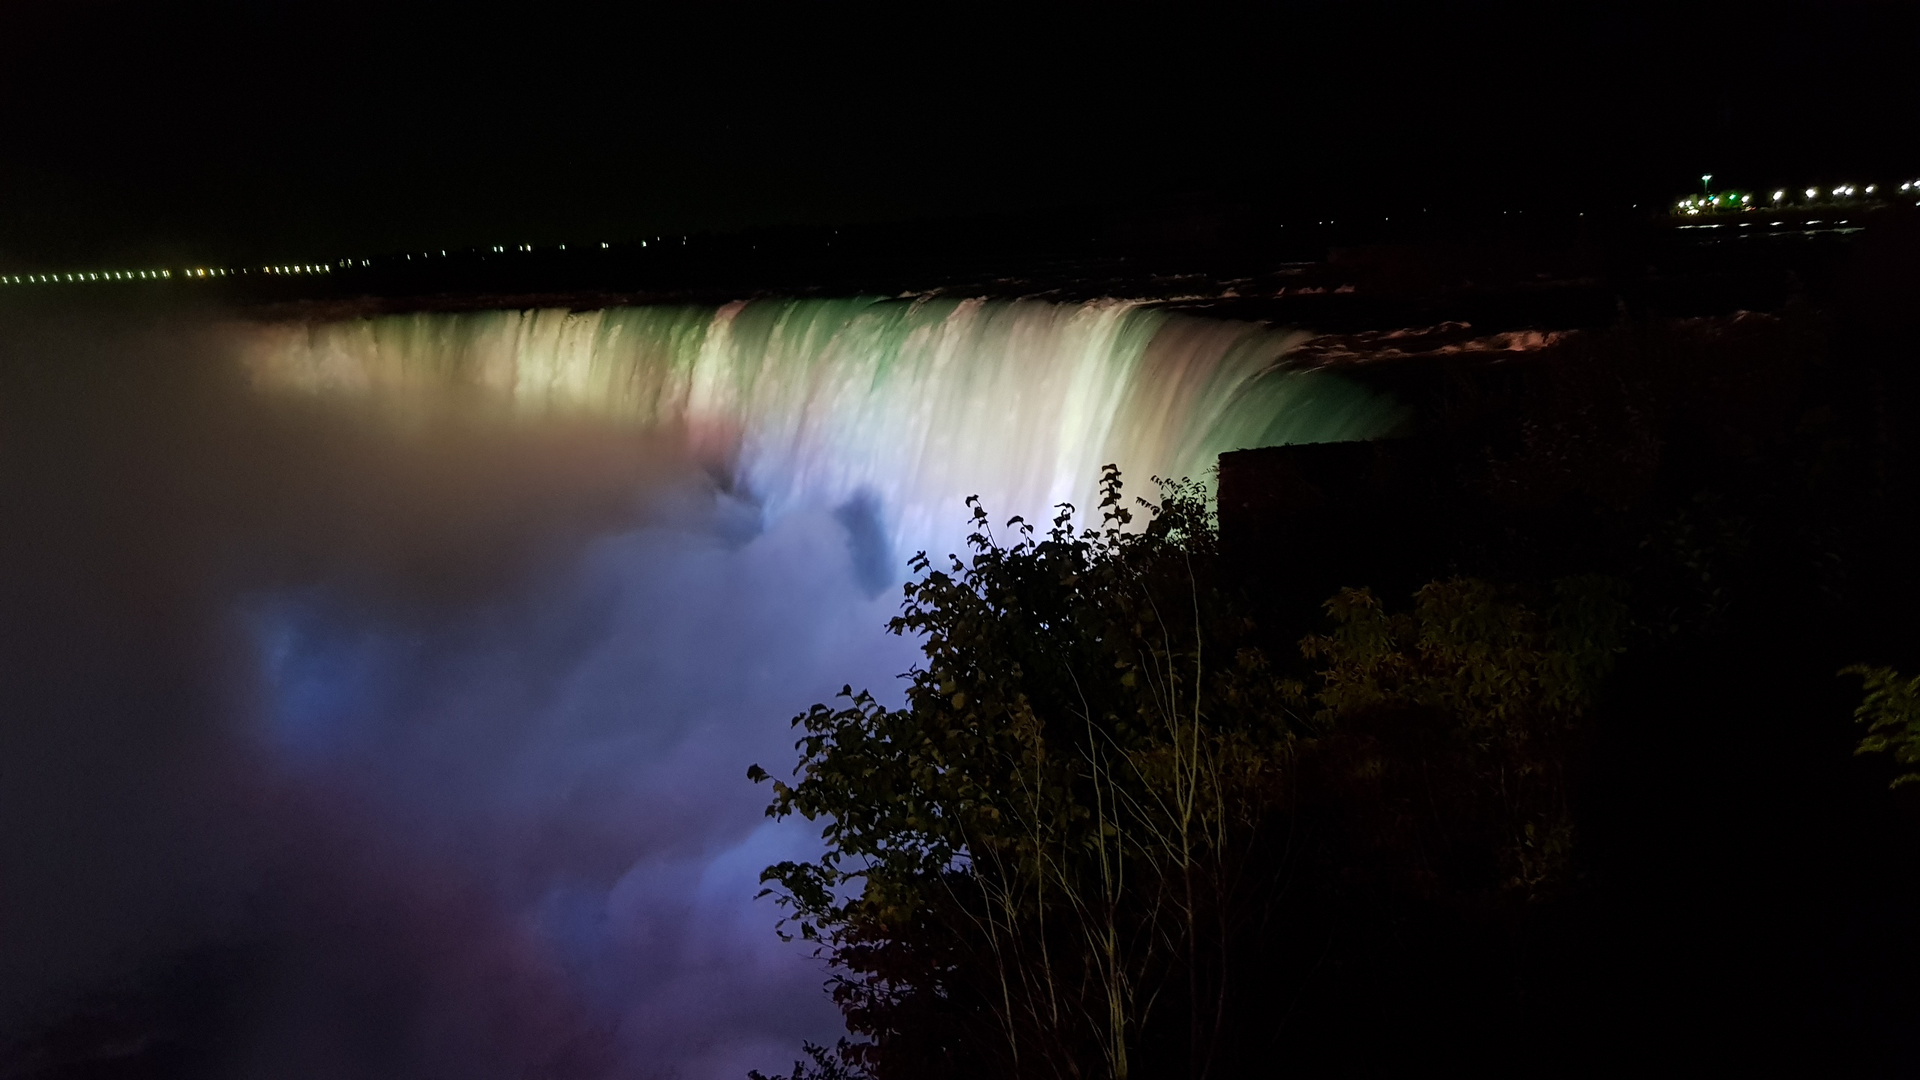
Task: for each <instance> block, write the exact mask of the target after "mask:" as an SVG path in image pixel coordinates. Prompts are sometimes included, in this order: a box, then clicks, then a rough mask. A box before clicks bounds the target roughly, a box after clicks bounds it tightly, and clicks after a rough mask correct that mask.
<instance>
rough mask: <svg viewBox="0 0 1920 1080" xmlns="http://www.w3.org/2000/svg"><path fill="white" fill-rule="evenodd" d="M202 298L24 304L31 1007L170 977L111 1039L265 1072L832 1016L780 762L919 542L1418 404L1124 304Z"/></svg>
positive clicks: (934, 544)
mask: <svg viewBox="0 0 1920 1080" xmlns="http://www.w3.org/2000/svg"><path fill="white" fill-rule="evenodd" d="M177 331H178V328H177V327H176V328H174V329H173V330H169V331H168V335H171V336H168V335H163V336H164V338H165V341H164V343H163V345H159V346H156V345H154V344H153V343H152V342H151V341H147V342H145V343H141V342H135V343H132V344H128V343H127V342H125V341H122V340H119V339H113V340H106V341H102V342H97V343H88V342H79V343H77V344H74V345H73V346H72V348H71V349H70V350H69V353H70V354H72V355H68V357H67V359H61V360H58V362H51V361H49V362H42V360H41V359H40V358H39V357H38V354H37V353H36V354H34V355H33V356H29V357H27V358H26V359H25V360H22V359H21V356H22V355H24V354H23V353H21V352H20V349H21V348H25V347H24V346H21V347H19V348H15V346H14V344H13V343H12V342H11V341H9V340H6V339H0V360H8V357H9V356H11V358H12V359H11V360H10V361H8V362H6V363H0V380H4V381H0V419H4V420H6V422H7V426H6V430H7V431H8V433H9V435H8V439H7V440H5V441H4V443H0V465H4V466H5V470H4V471H0V481H3V482H5V483H6V484H7V485H8V486H7V487H6V490H7V491H8V493H9V498H8V499H7V500H5V501H4V505H3V506H0V513H4V514H5V515H6V517H7V521H8V522H9V523H10V524H11V526H12V527H11V528H9V529H4V530H0V545H4V546H0V551H3V552H4V553H5V554H6V556H7V560H8V565H9V566H12V567H14V568H15V573H14V574H13V575H12V576H11V579H10V580H12V581H13V582H14V583H15V585H16V586H17V589H16V591H17V592H18V593H19V594H20V596H21V597H22V598H23V599H21V600H20V601H19V602H18V603H14V602H10V603H9V604H8V605H4V606H0V644H4V645H6V646H7V647H8V648H11V649H14V650H15V651H16V652H17V653H19V654H20V655H18V656H15V657H14V658H13V660H12V662H11V663H10V664H8V665H6V666H5V668H4V670H5V671H6V673H7V674H8V676H9V677H10V678H11V679H12V680H13V682H12V683H9V684H8V685H7V687H5V688H0V689H6V690H7V692H8V694H9V695H10V696H8V697H7V701H8V702H9V708H10V709H11V710H12V712H13V713H15V714H17V715H20V716H24V717H33V718H36V719H35V722H33V723H23V724H19V725H14V726H11V727H0V758H4V759H5V760H6V761H7V762H12V763H19V764H18V769H16V767H15V765H13V764H9V765H8V773H7V781H8V782H7V783H6V784H0V809H5V810H6V812H7V816H6V817H5V819H4V820H6V821H8V822H9V823H12V824H13V826H14V827H12V828H10V829H9V831H8V833H7V835H6V837H5V838H4V839H5V843H3V844H0V876H4V879H5V880H6V881H7V883H8V884H7V889H6V896H5V901H6V903H5V904H0V908H4V909H5V911H0V914H6V913H8V912H12V913H13V914H12V915H10V916H9V918H10V921H9V922H8V923H7V924H6V925H7V926H8V927H9V928H10V932H12V933H13V936H12V938H11V939H10V941H9V948H8V949H5V950H0V990H4V991H6V993H4V994H0V1029H6V1028H8V1027H9V1025H13V1026H15V1027H20V1028H23V1029H24V1027H25V1026H26V1025H27V1024H28V1023H30V1022H33V1023H57V1022H59V1021H60V1019H61V1017H60V1014H59V1011H58V1010H59V1006H58V1005H48V1004H46V1003H50V1002H57V1001H60V1000H72V1001H80V1000H84V999H83V997H82V995H84V994H86V993H89V992H93V991H95V990H97V989H98V988H100V987H103V986H105V987H109V988H113V987H122V988H124V987H132V988H133V989H131V990H126V991H124V992H123V991H121V990H114V991H113V993H116V994H122V993H123V994H124V995H130V996H129V997H127V1000H130V1001H131V1002H132V1003H131V1004H128V1005H126V1006H125V1007H124V1008H121V1007H117V1006H116V1007H114V1008H108V1009H106V1010H105V1013H104V1015H107V1016H109V1018H110V1019H111V1023H109V1024H107V1025H106V1026H105V1027H102V1028H100V1029H99V1030H101V1031H102V1032H104V1034H101V1035H99V1036H98V1037H97V1038H94V1037H89V1038H81V1039H80V1040H79V1042H78V1045H80V1046H81V1047H82V1050H81V1051H77V1052H78V1053H83V1054H93V1053H96V1049H95V1048H104V1049H98V1050H97V1052H98V1053H121V1052H122V1050H121V1049H117V1048H123V1047H126V1046H136V1047H139V1046H156V1045H162V1044H164V1045H167V1046H177V1047H179V1048H180V1049H178V1050H177V1051H174V1050H170V1051H168V1052H169V1053H174V1054H175V1055H176V1057H177V1058H178V1059H179V1060H190V1061H191V1062H192V1063H193V1068H192V1069H191V1070H190V1071H192V1072H193V1074H195V1075H206V1076H213V1077H232V1078H236V1080H254V1078H265V1077H272V1078H274V1080H305V1078H307V1077H312V1078H314V1080H319V1078H322V1077H325V1078H327V1080H333V1078H335V1077H340V1076H378V1077H382V1078H400V1080H411V1078H415V1077H419V1078H426V1077H436V1076H463V1077H476V1078H483V1077H501V1078H503V1080H508V1078H515V1077H525V1076H543V1077H552V1078H555V1080H587V1078H601V1077H621V1078H625V1077H675V1078H683V1080H721V1078H725V1080H739V1078H740V1077H741V1076H742V1075H744V1073H745V1072H746V1070H747V1069H748V1068H750V1067H751V1068H760V1069H775V1068H780V1067H782V1066H783V1065H784V1063H785V1062H787V1061H790V1060H791V1058H792V1055H793V1053H794V1051H795V1050H796V1049H797V1047H798V1046H799V1044H800V1042H801V1040H802V1039H806V1038H811V1039H814V1040H816V1041H827V1042H830V1041H831V1040H832V1038H833V1037H834V1036H835V1034H836V1032H837V1031H838V1030H839V1028H838V1017H837V1015H836V1013H835V1011H834V1009H833V1007H832V1005H831V1004H830V1003H829V1002H828V1001H827V999H826V998H825V996H824V995H823V994H822V993H821V990H820V983H821V980H822V978H823V974H824V973H823V972H822V971H821V970H820V969H819V967H818V966H817V962H816V961H813V960H811V959H809V958H808V956H807V954H806V952H805V950H804V949H802V948H801V947H799V946H795V945H785V944H782V943H781V942H780V941H778V940H777V939H776V938H775V937H774V934H773V923H774V921H775V920H776V918H777V917H778V912H777V911H775V910H774V909H773V908H772V907H771V906H769V905H768V904H767V903H765V902H760V903H756V902H755V900H754V894H755V892H756V891H757V889H758V887H759V886H758V882H757V880H756V878H757V874H758V872H759V870H760V869H761V868H762V867H764V866H766V865H768V864H769V863H772V862H775V861H778V860H780V859H783V858H791V857H807V856H809V855H810V854H812V853H813V851H814V847H815V845H817V844H818V842H819V841H818V835H817V833H816V832H814V831H812V830H811V829H810V828H809V827H808V826H807V825H806V823H804V822H797V821H787V822H783V823H778V824H776V823H772V822H769V821H767V820H766V819H765V818H764V816H763V815H762V813H761V811H762V809H763V808H764V805H765V802H764V800H765V797H766V792H765V790H764V789H761V788H756V787H754V786H753V785H752V784H750V783H748V782H747V781H746V779H745V771H746V767H747V765H748V764H750V763H753V762H760V763H763V764H765V765H766V766H767V767H768V768H769V769H772V770H774V771H775V772H776V773H777V772H779V771H781V770H780V766H781V764H782V762H783V761H788V760H791V755H792V752H793V751H792V745H791V739H792V736H791V734H790V732H789V730H788V728H787V725H786V724H785V720H786V718H788V717H790V716H792V715H793V714H794V713H795V712H797V711H800V710H803V709H804V708H805V707H806V706H807V705H808V704H810V703H812V702H814V701H822V700H827V699H828V698H830V697H831V695H832V694H833V693H834V692H835V691H837V690H838V689H839V688H840V686H841V685H842V684H843V683H852V684H854V685H855V686H865V687H868V688H871V689H872V690H874V691H875V692H876V693H877V694H879V695H880V696H881V697H882V698H887V697H891V696H893V693H894V691H893V686H894V685H895V680H894V679H893V676H894V675H895V674H896V673H898V672H900V671H902V670H904V669H905V668H906V667H907V666H909V665H910V664H911V663H913V662H914V659H915V654H914V648H913V643H912V642H910V641H904V640H901V639H899V638H893V637H890V636H888V635H886V634H885V633H884V632H883V631H882V627H883V626H884V625H885V622H886V620H887V618H888V617H889V616H890V615H892V614H893V613H894V611H895V609H896V604H897V600H898V594H897V593H896V592H893V591H892V590H890V589H888V588H886V587H885V586H887V585H889V584H897V583H898V582H899V581H900V580H901V579H902V578H903V577H904V575H905V571H906V565H905V564H906V560H907V558H908V556H910V555H911V553H912V552H913V551H914V550H915V549H919V548H925V549H928V550H929V551H930V552H931V553H932V554H934V555H935V556H936V558H937V557H938V556H939V555H941V554H944V553H946V552H949V551H955V550H958V549H959V548H960V541H961V537H962V535H963V533H964V532H965V530H966V521H965V519H966V509H965V507H964V506H963V504H962V499H963V498H964V497H965V496H967V495H972V494H978V495H980V496H981V497H982V498H983V500H984V501H985V503H986V505H987V507H988V508H989V510H990V511H991V512H992V513H993V515H994V517H995V519H996V522H997V521H999V520H1004V518H1005V517H1006V516H1009V515H1012V514H1016V513H1018V514H1022V515H1025V516H1027V517H1028V518H1030V519H1034V520H1040V521H1044V520H1046V519H1047V517H1048V516H1049V509H1050V506H1051V504H1054V503H1057V502H1062V501H1067V502H1074V503H1077V504H1079V505H1081V506H1082V507H1086V506H1088V505H1090V504H1091V501H1092V500H1091V498H1090V496H1091V494H1092V491H1093V487H1094V484H1095V482H1096V481H1097V478H1098V474H1099V469H1100V467H1101V466H1102V465H1103V464H1105V463H1107V462H1110V461H1111V462H1116V463H1118V464H1119V465H1120V466H1121V467H1122V468H1123V469H1124V470H1125V471H1126V473H1127V476H1128V477H1129V480H1130V481H1131V490H1132V491H1135V492H1140V491H1143V490H1145V491H1150V490H1151V487H1150V485H1149V484H1148V483H1147V482H1146V481H1147V478H1148V477H1149V476H1151V475H1153V474H1156V473H1157V474H1159V475H1162V476H1180V475H1187V476H1193V477H1196V478H1203V477H1205V476H1207V475H1208V472H1209V470H1210V467H1211V466H1212V463H1213V460H1214V455H1215V454H1217V453H1218V452H1220V451H1222V450H1227V449H1232V448H1234V447H1240V446H1255V445H1261V444H1267V443H1276V442H1286V441H1300V440H1326V439H1342V438H1362V437H1368V436H1372V435H1377V434H1380V433H1382V432H1383V431H1384V430H1385V429H1386V428H1387V427H1388V426H1390V425H1391V424H1392V423H1394V422H1395V420H1396V418H1397V410H1396V408H1395V406H1394V405H1393V404H1392V403H1391V402H1388V401H1385V400H1382V399H1380V398H1378V397H1376V396H1374V395H1371V394H1369V393H1367V392H1365V391H1364V390H1362V389H1360V388H1359V387H1357V386H1355V385H1352V384H1349V383H1346V382H1344V381H1342V380H1340V379H1337V378H1333V377H1329V376H1326V375H1324V374H1320V373H1315V372H1308V371H1296V370H1291V369H1289V368H1288V367H1287V366H1286V355H1287V352H1288V349H1289V348H1290V346H1291V345H1292V344H1293V343H1294V341H1295V335H1293V334H1290V333H1288V332H1285V331H1278V330H1271V329H1267V328H1263V327H1259V326H1254V325H1249V324H1243V323H1227V322H1219V321H1208V320H1204V319H1199V318H1193V317H1189V316H1184V315H1179V314H1172V313H1168V312H1165V311H1162V310H1157V309H1154V308H1152V307H1149V306H1144V305H1139V304H1132V303H1125V302H1118V301H1099V302H1093V303H1086V304H1052V303H1042V302H1032V301H1011V302H1002V301H976V300H968V301H953V300H914V301H907V300H884V299H864V300H837V301H829V300H804V301H755V302H750V303H741V304H731V305H727V306H725V307H721V308H718V309H714V308H693V307H637V308H626V309H615V310H607V311H589V312H566V311H528V312H477V313H467V314H416V315H396V316H385V317H377V318H360V319H347V320H336V321H301V322H259V321H255V322H232V323H227V324H224V325H222V326H220V327H218V328H215V329H214V330H212V331H209V332H202V331H201V330H191V331H190V332H188V333H186V334H184V335H181V334H178V333H177ZM33 348H35V349H40V348H43V345H42V344H36V345H34V346H33ZM8 349H13V352H12V353H8V352H7V350H8ZM143 350H145V351H143ZM129 351H131V353H132V356H131V357H130V358H129V357H127V356H124V355H122V354H123V353H127V352H129ZM156 352H157V355H149V353H156ZM236 353H237V356H238V364H239V366H240V369H241V371H242V372H243V373H244V374H245V375H246V376H247V377H246V378H245V379H235V378H234V377H233V375H234V371H233V369H232V368H230V367H228V366H226V365H227V363H228V360H229V359H230V356H231V354H236ZM74 356H77V357H78V359H77V360H76V359H74ZM616 459H618V460H616ZM643 459H644V460H643ZM13 595H14V594H13V593H9V596H13ZM40 642H45V643H47V644H46V645H45V647H44V648H42V647H40V646H39V645H37V644H36V643H40ZM36 648H38V649H39V650H40V651H38V652H34V651H33V650H34V649H36ZM23 650H24V651H23ZM83 686H84V687H88V688H90V689H89V691H88V693H87V694H85V695H77V694H76V692H75V690H74V688H75V687H83ZM89 695H91V696H89ZM41 718H44V719H41ZM16 777H23V778H25V781H26V782H25V783H22V782H20V781H18V780H16ZM76 830H79V832H76ZM75 852H84V853H85V858H84V859H77V860H76V857H75V855H74V853H75ZM50 868H51V869H50ZM59 882H65V883H66V884H59V885H58V887H55V885H53V884H46V883H59ZM74 882H80V883H82V884H73V883H74ZM76 896H79V897H82V898H85V899H87V900H88V902H87V903H85V904H81V905H78V906H76V905H75V903H74V897H76ZM8 905H11V906H8ZM108 931H112V932H108ZM116 958H124V959H116ZM129 965H131V966H129ZM23 987H24V988H25V989H22V988H23ZM61 995H71V996H70V997H69V998H65V999H63V998H62V996H61ZM113 1000H121V999H120V998H115V999H113ZM21 1003H26V1004H32V1005H34V1007H35V1008H36V1009H40V1010H41V1011H40V1012H35V1013H34V1014H33V1015H28V1014H27V1013H25V1012H16V1011H12V1010H15V1009H16V1006H17V1007H18V1008H23V1009H24V1008H26V1004H21ZM84 1008H85V1009H90V1010H92V1012H91V1013H89V1015H102V1012H101V1009H100V1008H97V1007H95V1006H85V1007H84ZM46 1009H52V1010H53V1011H52V1012H51V1013H48V1012H46V1011H45V1010H46ZM72 1009H76V1010H79V1009H82V1006H78V1005H76V1006H72ZM28 1011H29V1012H32V1011H33V1010H28ZM83 1011H84V1010H83ZM155 1017H157V1018H158V1019H153V1018H155ZM89 1022H90V1023H92V1021H89ZM156 1040H158V1041H157V1042H156ZM74 1044H75V1040H74V1038H73V1037H71V1036H70V1035H60V1036H58V1038H56V1039H54V1041H53V1042H51V1043H49V1045H54V1046H58V1047H65V1046H70V1045H74ZM5 1052H6V1049H5V1047H0V1054H4V1053H5ZM49 1052H52V1051H49ZM59 1052H62V1053H64V1052H66V1051H64V1050H62V1051H59ZM142 1052H145V1051H142ZM34 1060H38V1059H34ZM6 1067H7V1065H6V1062H5V1059H4V1058H0V1071H3V1070H4V1069H5V1068H6ZM33 1067H34V1068H38V1067H39V1066H38V1065H35V1066H33Z"/></svg>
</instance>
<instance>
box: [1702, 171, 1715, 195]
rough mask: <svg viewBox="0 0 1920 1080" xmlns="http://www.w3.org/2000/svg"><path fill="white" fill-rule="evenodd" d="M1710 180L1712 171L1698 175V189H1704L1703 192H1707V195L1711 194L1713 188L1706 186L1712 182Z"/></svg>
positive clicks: (1711, 179)
mask: <svg viewBox="0 0 1920 1080" xmlns="http://www.w3.org/2000/svg"><path fill="white" fill-rule="evenodd" d="M1712 182H1713V174H1712V173H1707V174H1705V175H1703V176H1701V177H1700V190H1701V191H1704V192H1706V193H1707V194H1709V195H1711V194H1713V189H1712V188H1710V187H1708V186H1707V185H1708V184H1709V183H1712Z"/></svg>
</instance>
